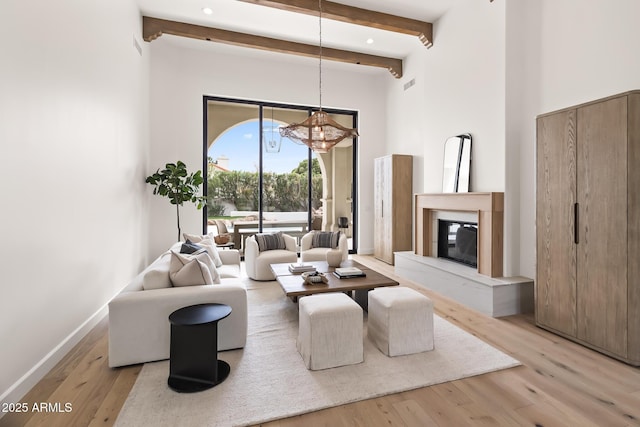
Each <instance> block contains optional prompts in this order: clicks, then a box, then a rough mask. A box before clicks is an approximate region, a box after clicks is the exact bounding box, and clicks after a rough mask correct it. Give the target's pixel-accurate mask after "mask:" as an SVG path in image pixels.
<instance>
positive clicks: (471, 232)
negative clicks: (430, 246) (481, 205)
mask: <svg viewBox="0 0 640 427" xmlns="http://www.w3.org/2000/svg"><path fill="white" fill-rule="evenodd" d="M438 257H440V258H446V259H450V260H452V261H456V262H459V263H461V264H465V265H470V266H472V267H477V266H478V224H477V223H474V222H462V221H447V220H441V219H439V220H438Z"/></svg>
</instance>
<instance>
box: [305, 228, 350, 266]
mask: <svg viewBox="0 0 640 427" xmlns="http://www.w3.org/2000/svg"><path fill="white" fill-rule="evenodd" d="M313 234H314V231H310V232H309V233H307V234H305V235H304V236H302V239H300V261H301V262H309V261H326V260H327V251H328V250H329V249H331V248H321V247H319V248H314V247H313V245H312V242H313ZM338 249H340V251H341V252H342V260H343V261H346V260H347V258H348V257H349V244H348V241H347V235H346V234H344V233H340V238H339V239H338Z"/></svg>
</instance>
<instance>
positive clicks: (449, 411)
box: [0, 256, 640, 427]
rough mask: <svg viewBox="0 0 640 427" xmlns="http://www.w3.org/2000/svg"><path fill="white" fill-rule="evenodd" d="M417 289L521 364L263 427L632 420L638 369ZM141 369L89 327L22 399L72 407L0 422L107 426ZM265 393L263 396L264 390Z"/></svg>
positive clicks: (526, 323) (523, 321) (637, 420)
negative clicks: (117, 364) (126, 363)
mask: <svg viewBox="0 0 640 427" xmlns="http://www.w3.org/2000/svg"><path fill="white" fill-rule="evenodd" d="M354 259H357V260H358V261H359V262H361V263H363V264H367V265H369V266H370V267H373V268H375V269H376V270H378V271H380V272H381V273H383V274H385V275H387V276H389V277H393V278H395V279H396V280H398V281H399V282H400V283H401V284H403V285H406V286H411V287H414V288H416V289H419V290H421V291H423V292H424V293H425V294H426V295H428V296H429V297H430V298H431V299H432V300H433V301H434V303H435V309H436V312H437V313H438V314H439V315H440V316H442V317H444V318H445V319H447V320H449V321H450V322H452V323H454V324H456V325H458V326H460V327H461V328H463V329H465V330H467V331H469V332H470V333H472V334H474V335H476V336H477V337H479V338H481V339H483V340H485V341H486V342H488V343H490V344H492V345H493V346H495V347H497V348H499V349H501V350H502V351H504V352H506V353H508V354H510V355H512V356H513V357H515V358H516V359H518V360H520V361H521V362H522V364H523V366H519V367H516V368H511V369H507V370H503V371H498V372H493V373H489V374H485V375H480V376H477V377H472V378H466V379H463V380H458V381H453V382H450V383H445V384H440V385H435V386H431V387H426V388H422V389H417V390H413V391H409V392H404V393H399V394H394V395H390V396H385V397H381V398H378V399H372V400H366V401H362V402H357V403H353V404H349V405H343V406H339V407H336V408H331V409H326V410H322V411H318V412H314V413H311V414H306V415H302V416H298V417H293V418H288V419H283V420H279V421H274V422H271V423H267V424H264V426H268V427H289V426H302V425H304V426H305V427H313V426H331V427H336V426H362V427H376V426H446V427H451V426H455V427H460V426H520V425H527V426H534V425H535V426H545V427H549V426H571V427H576V426H581V427H582V426H599V427H603V426H606V427H611V426H634V425H636V426H640V369H638V368H633V367H630V366H627V365H625V364H623V363H621V362H618V361H616V360H614V359H611V358H608V357H606V356H603V355H601V354H599V353H596V352H594V351H592V350H589V349H587V348H584V347H582V346H579V345H577V344H574V343H572V342H570V341H567V340H565V339H563V338H560V337H558V336H555V335H553V334H551V333H549V332H546V331H544V330H542V329H539V328H536V327H535V325H534V322H533V316H531V315H519V316H510V317H506V318H501V319H493V318H489V317H486V316H484V315H482V314H479V313H477V312H475V311H472V310H470V309H467V308H466V307H464V306H462V305H460V304H457V303H456V302H453V301H451V300H449V299H447V298H444V297H442V296H439V295H437V294H434V293H433V292H430V291H426V290H424V289H423V288H421V287H420V286H419V285H415V284H413V283H411V282H409V281H407V280H404V279H401V278H399V277H397V276H395V274H394V272H393V267H392V266H388V265H386V264H384V263H382V262H379V261H377V260H375V259H373V258H372V257H363V256H354ZM140 369H141V366H132V367H126V368H119V369H110V368H109V367H108V366H107V323H106V321H103V322H101V323H100V324H99V325H97V326H96V327H95V328H94V329H93V330H92V331H91V332H90V333H89V334H88V335H87V336H86V337H85V338H84V339H83V340H82V342H80V343H79V344H78V345H77V346H76V348H74V349H73V350H72V351H71V352H70V353H69V354H68V355H67V356H66V357H65V358H64V360H62V361H61V362H60V363H59V364H58V366H56V367H55V368H54V369H53V370H52V371H51V372H50V373H49V374H48V375H47V376H46V377H45V378H44V379H43V380H42V381H40V382H39V383H38V385H37V386H35V387H34V388H33V390H31V391H30V392H29V393H28V394H27V395H26V396H25V397H24V398H23V399H22V402H28V403H29V405H32V404H33V403H34V402H35V403H37V402H51V403H56V402H60V403H61V404H62V406H63V407H64V403H67V402H68V403H71V404H72V408H73V409H72V411H71V412H69V413H56V414H52V413H48V414H41V413H32V412H29V413H26V414H8V415H6V416H5V417H3V418H2V419H0V426H46V427H53V426H65V427H69V426H110V425H113V423H114V422H115V419H116V417H117V416H118V412H119V410H120V408H121V407H122V405H123V403H124V401H125V400H126V398H127V394H128V393H129V390H130V389H131V387H132V386H133V384H134V382H135V380H136V377H137V375H138V373H139V372H140ZM265 398H266V399H268V396H265Z"/></svg>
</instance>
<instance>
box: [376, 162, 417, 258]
mask: <svg viewBox="0 0 640 427" xmlns="http://www.w3.org/2000/svg"><path fill="white" fill-rule="evenodd" d="M374 175H375V176H374V209H373V210H374V221H373V225H374V227H373V255H374V256H375V257H376V258H378V259H380V260H382V261H384V262H387V263H389V264H393V263H394V257H393V253H394V252H396V251H410V250H411V249H412V246H411V238H412V235H413V228H412V224H411V214H412V202H413V194H412V192H413V190H412V188H413V184H412V183H413V157H412V156H409V155H401V154H392V155H390V156H385V157H380V158H377V159H375V166H374Z"/></svg>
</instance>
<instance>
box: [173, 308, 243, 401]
mask: <svg viewBox="0 0 640 427" xmlns="http://www.w3.org/2000/svg"><path fill="white" fill-rule="evenodd" d="M229 314H231V307H229V306H228V305H225V304H197V305H191V306H188V307H184V308H181V309H179V310H176V311H174V312H173V313H171V314H170V315H169V322H171V348H170V352H169V379H168V381H167V383H168V384H169V387H170V388H171V389H172V390H174V391H177V392H180V393H193V392H197V391H202V390H206V389H209V388H211V387H215V386H216V385H218V384H220V383H221V382H223V381H224V380H225V379H226V378H227V376H228V375H229V372H230V371H231V367H230V366H229V364H228V363H227V362H225V361H223V360H218V321H220V320H222V319H224V318H225V317H227V316H228V315H229Z"/></svg>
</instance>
